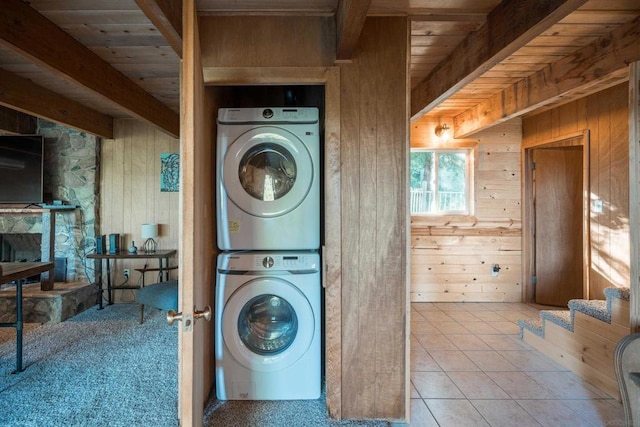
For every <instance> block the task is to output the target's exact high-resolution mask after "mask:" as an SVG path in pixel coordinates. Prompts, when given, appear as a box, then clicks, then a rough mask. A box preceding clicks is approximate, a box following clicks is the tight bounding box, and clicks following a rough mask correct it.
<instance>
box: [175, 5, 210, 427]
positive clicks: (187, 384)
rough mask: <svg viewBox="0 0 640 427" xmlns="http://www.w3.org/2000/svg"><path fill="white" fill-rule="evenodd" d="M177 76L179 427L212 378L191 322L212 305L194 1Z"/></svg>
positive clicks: (187, 422)
mask: <svg viewBox="0 0 640 427" xmlns="http://www.w3.org/2000/svg"><path fill="white" fill-rule="evenodd" d="M181 71H182V72H181V91H180V93H181V97H182V98H181V107H180V108H181V146H180V191H181V194H180V201H181V203H180V205H181V206H180V214H181V218H180V275H179V283H180V288H179V289H180V294H179V298H180V301H179V306H180V311H181V312H182V321H181V322H180V323H179V326H178V327H179V331H180V332H179V346H178V349H179V379H178V386H179V408H178V414H179V417H180V425H183V426H200V425H202V423H203V412H204V406H205V404H206V401H207V399H208V398H209V392H210V390H211V387H212V384H213V376H214V373H213V327H212V322H210V321H206V320H204V319H202V318H201V319H196V317H197V315H198V311H202V310H204V308H205V307H206V306H207V305H210V306H212V305H213V304H212V303H213V291H212V289H213V285H212V283H213V265H214V256H215V249H214V244H213V236H214V233H213V224H214V223H215V221H214V217H213V213H214V212H215V210H214V209H213V206H214V203H213V201H214V199H213V197H214V187H213V185H212V183H211V182H212V177H213V173H212V171H213V170H214V169H215V168H214V167H213V164H212V161H213V157H212V146H213V144H212V143H211V138H212V137H211V133H212V129H211V126H212V124H211V122H212V121H211V119H210V118H209V115H207V114H206V104H205V88H204V80H203V76H202V66H201V62H200V46H199V36H198V26H197V16H196V9H195V4H194V0H185V1H184V3H183V61H182V70H181Z"/></svg>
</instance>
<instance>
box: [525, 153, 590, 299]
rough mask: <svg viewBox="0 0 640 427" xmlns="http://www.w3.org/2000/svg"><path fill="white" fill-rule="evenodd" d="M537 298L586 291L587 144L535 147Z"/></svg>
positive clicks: (579, 295) (574, 295) (569, 296)
mask: <svg viewBox="0 0 640 427" xmlns="http://www.w3.org/2000/svg"><path fill="white" fill-rule="evenodd" d="M533 161H534V163H535V170H534V181H533V185H534V211H535V213H534V215H535V276H536V286H535V302H536V303H538V304H544V305H555V306H564V307H566V305H567V302H568V301H569V300H570V299H572V298H582V297H583V253H584V252H583V194H582V193H583V147H582V146H566V147H553V148H539V149H535V150H534V151H533Z"/></svg>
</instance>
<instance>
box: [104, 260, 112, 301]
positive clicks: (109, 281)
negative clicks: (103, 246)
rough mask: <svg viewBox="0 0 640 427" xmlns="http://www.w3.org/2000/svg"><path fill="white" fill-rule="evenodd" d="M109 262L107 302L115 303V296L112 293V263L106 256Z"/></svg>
mask: <svg viewBox="0 0 640 427" xmlns="http://www.w3.org/2000/svg"><path fill="white" fill-rule="evenodd" d="M105 261H106V262H107V304H109V305H112V304H113V296H112V295H111V263H110V262H109V258H106V259H105Z"/></svg>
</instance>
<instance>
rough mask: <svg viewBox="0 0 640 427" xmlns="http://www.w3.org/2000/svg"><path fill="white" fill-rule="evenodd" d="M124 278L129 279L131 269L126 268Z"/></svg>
mask: <svg viewBox="0 0 640 427" xmlns="http://www.w3.org/2000/svg"><path fill="white" fill-rule="evenodd" d="M124 278H125V279H128V278H129V269H128V268H125V269H124Z"/></svg>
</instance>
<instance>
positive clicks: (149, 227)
mask: <svg viewBox="0 0 640 427" xmlns="http://www.w3.org/2000/svg"><path fill="white" fill-rule="evenodd" d="M156 237H158V224H142V238H143V239H147V240H145V241H144V245H142V249H143V250H144V252H145V253H147V254H153V253H155V252H156V248H157V247H158V244H157V243H156V241H155V240H153V239H154V238H156Z"/></svg>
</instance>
